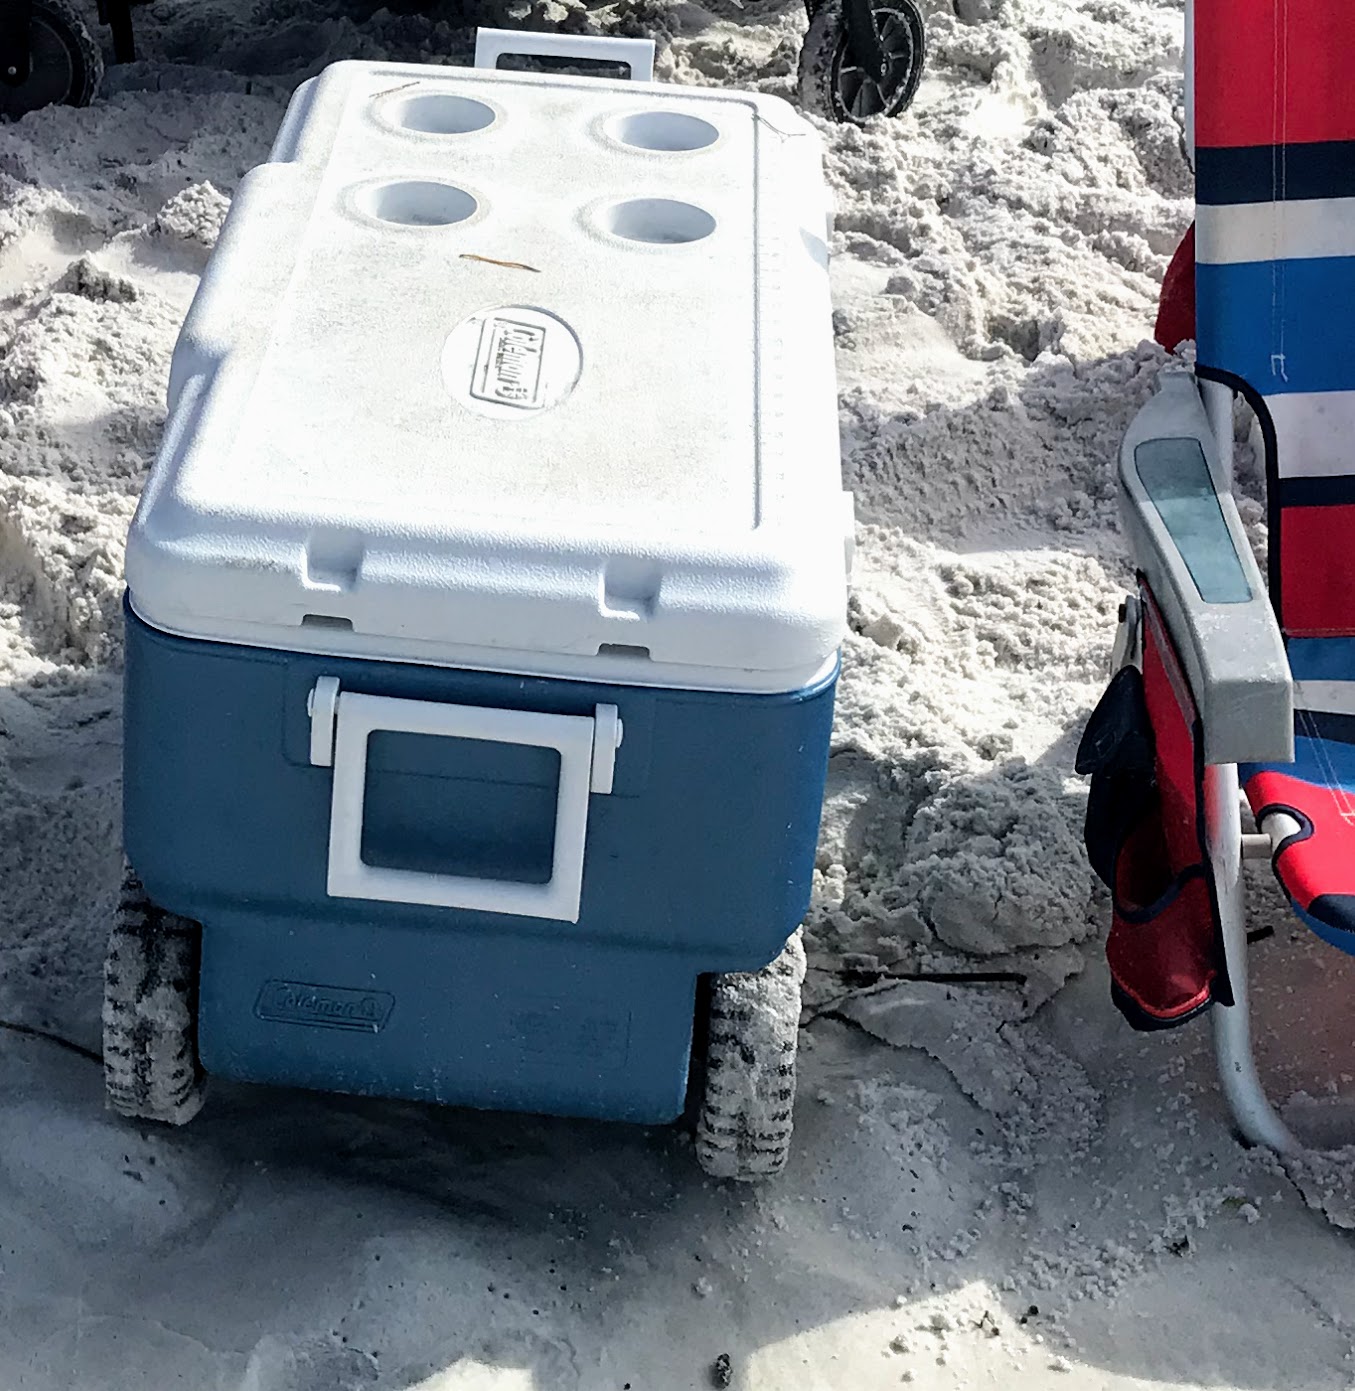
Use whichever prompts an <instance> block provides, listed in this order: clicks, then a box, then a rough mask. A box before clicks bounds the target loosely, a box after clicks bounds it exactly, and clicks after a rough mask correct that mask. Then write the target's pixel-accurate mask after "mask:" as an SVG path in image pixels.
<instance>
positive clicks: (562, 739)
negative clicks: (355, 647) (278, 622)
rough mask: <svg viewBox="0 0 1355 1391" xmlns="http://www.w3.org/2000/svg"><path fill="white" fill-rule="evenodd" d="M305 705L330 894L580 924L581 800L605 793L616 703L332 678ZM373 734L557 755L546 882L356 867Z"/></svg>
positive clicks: (584, 825) (584, 815) (584, 827)
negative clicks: (394, 688) (437, 693)
mask: <svg viewBox="0 0 1355 1391" xmlns="http://www.w3.org/2000/svg"><path fill="white" fill-rule="evenodd" d="M308 704H309V708H310V719H311V746H310V756H311V762H312V763H313V764H316V765H318V766H321V767H324V766H332V767H333V769H334V776H333V786H332V790H331V794H330V820H329V876H328V890H329V893H330V895H331V897H334V898H365V899H373V900H377V901H379V902H384V903H420V904H428V905H430V906H433V907H440V908H472V909H478V910H480V911H481V912H486V913H509V914H513V915H516V916H519V917H528V918H554V919H557V920H558V921H561V922H577V921H578V920H579V901H580V898H581V897H582V892H583V861H584V851H585V848H586V843H587V838H588V799H589V797H590V795H592V794H594V793H597V794H606V793H609V792H611V790H612V770H613V767H614V764H615V759H616V750H617V749H618V748H619V747H620V744H621V735H622V729H621V721H620V719H619V718H618V717H617V711H616V706H614V705H599V706H597V707H596V708H595V710H594V713H593V714H592V715H545V714H541V713H540V712H538V711H534V710H501V709H498V708H495V707H489V708H486V707H481V706H474V705H443V704H440V703H438V702H436V701H430V700H398V699H395V698H393V697H390V696H372V695H359V694H357V693H355V692H350V691H340V690H339V682H338V680H337V679H336V678H335V677H332V676H324V677H321V678H320V679H319V681H317V682H316V684H315V688H314V689H313V690H312V691H311V694H310V699H309V702H308ZM377 730H388V731H391V732H394V733H400V734H425V735H434V736H441V737H443V738H447V739H475V740H484V741H489V742H492V743H502V744H530V745H535V746H538V747H541V748H548V749H554V750H555V751H556V752H557V753H558V754H559V755H560V782H559V791H558V793H557V796H556V802H555V848H554V855H553V859H552V862H551V876H550V879H549V880H548V881H547V882H546V883H544V884H522V883H514V882H512V881H509V880H501V879H476V878H472V877H467V876H463V875H456V874H429V873H426V872H423V871H418V870H407V869H394V868H391V867H388V866H382V865H370V864H367V863H365V862H364V861H363V859H362V821H363V814H364V808H365V803H366V796H367V741H368V739H369V738H370V737H371V736H372V734H373V733H375V732H376V731H377Z"/></svg>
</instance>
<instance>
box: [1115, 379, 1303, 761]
mask: <svg viewBox="0 0 1355 1391" xmlns="http://www.w3.org/2000/svg"><path fill="white" fill-rule="evenodd" d="M1120 497H1121V503H1122V507H1123V513H1124V523H1125V530H1126V531H1127V533H1128V536H1129V543H1130V546H1131V548H1132V550H1133V554H1134V558H1135V561H1136V562H1137V564H1138V566H1139V568H1140V569H1141V570H1142V571H1143V573H1144V575H1145V576H1146V577H1147V580H1148V584H1149V586H1150V587H1151V588H1152V591H1153V595H1154V597H1155V598H1156V599H1157V602H1158V606H1159V608H1160V609H1161V610H1162V616H1163V618H1164V619H1165V620H1166V622H1167V626H1168V627H1169V628H1170V630H1171V634H1172V637H1173V638H1174V640H1175V642H1176V645H1177V648H1178V649H1179V651H1180V654H1181V661H1182V665H1183V666H1184V667H1185V672H1186V678H1187V680H1188V681H1189V682H1190V689H1191V692H1192V694H1193V695H1194V697H1195V701H1196V705H1197V706H1198V708H1199V713H1200V719H1201V722H1202V724H1203V726H1204V757H1205V762H1206V763H1244V762H1252V761H1256V762H1261V761H1268V760H1270V761H1276V762H1287V761H1289V760H1291V759H1292V758H1293V757H1294V709H1293V705H1294V693H1293V681H1292V679H1291V677H1290V674H1289V662H1288V659H1287V657H1286V656H1285V650H1284V640H1283V638H1282V637H1281V636H1280V629H1279V626H1278V625H1277V623H1276V622H1275V615H1274V613H1273V611H1272V609H1271V607H1270V600H1269V598H1268V597H1267V595H1266V588H1265V584H1264V582H1263V581H1262V579H1261V573H1260V571H1259V570H1258V569H1257V567H1256V561H1255V560H1254V559H1253V557H1252V553H1251V548H1250V546H1249V545H1248V544H1247V537H1246V533H1245V532H1244V531H1243V529H1242V522H1241V519H1240V518H1239V517H1238V515H1237V506H1236V504H1235V503H1234V502H1233V498H1232V494H1231V493H1230V492H1229V491H1228V482H1227V480H1226V479H1225V478H1224V477H1223V475H1222V470H1221V468H1220V466H1219V460H1218V451H1217V449H1216V448H1215V444H1214V437H1213V435H1212V433H1211V432H1210V429H1209V420H1208V417H1207V416H1206V415H1205V411H1204V405H1203V403H1202V402H1201V401H1200V395H1199V391H1198V389H1197V388H1196V385H1195V381H1194V378H1193V377H1192V376H1190V375H1189V374H1188V373H1185V372H1171V371H1168V372H1164V373H1163V375H1162V378H1161V385H1160V387H1159V389H1158V392H1157V394H1156V395H1155V396H1154V397H1153V398H1152V399H1151V400H1150V401H1148V403H1147V404H1146V405H1145V406H1144V407H1143V408H1142V409H1141V410H1140V411H1139V413H1138V414H1137V415H1136V416H1135V417H1134V420H1133V422H1132V424H1131V425H1130V427H1129V430H1128V432H1127V433H1126V435H1125V438H1124V444H1123V446H1122V447H1121V450H1120Z"/></svg>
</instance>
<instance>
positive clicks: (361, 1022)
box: [254, 980, 395, 1034]
mask: <svg viewBox="0 0 1355 1391" xmlns="http://www.w3.org/2000/svg"><path fill="white" fill-rule="evenodd" d="M394 1007H395V996H394V995H387V994H386V993H385V991H383V990H350V989H348V988H347V987H346V986H341V985H303V984H301V983H300V982H298V981H293V980H270V981H265V982H264V985H263V989H262V990H260V991H259V998H258V1000H257V1001H256V1002H255V1005H254V1013H255V1014H256V1015H257V1016H258V1017H259V1018H260V1019H269V1020H272V1021H273V1022H274V1023H276V1024H311V1025H315V1026H317V1027H319V1028H322V1029H357V1030H359V1031H361V1032H363V1033H369V1034H375V1033H379V1032H380V1031H381V1030H382V1029H383V1028H384V1027H385V1024H386V1021H387V1020H388V1019H389V1018H390V1015H391V1010H392V1009H393V1008H394Z"/></svg>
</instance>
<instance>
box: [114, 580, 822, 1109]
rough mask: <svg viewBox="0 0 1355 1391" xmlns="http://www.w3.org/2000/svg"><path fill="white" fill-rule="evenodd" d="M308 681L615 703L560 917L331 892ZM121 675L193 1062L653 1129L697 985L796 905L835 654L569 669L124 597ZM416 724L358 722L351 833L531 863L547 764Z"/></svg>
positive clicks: (448, 857) (548, 805)
mask: <svg viewBox="0 0 1355 1391" xmlns="http://www.w3.org/2000/svg"><path fill="white" fill-rule="evenodd" d="M322 675H324V676H336V677H338V678H339V680H340V682H341V684H342V687H343V689H344V690H348V691H355V692H366V693H368V694H372V695H387V696H395V697H403V698H407V699H423V700H441V701H449V702H455V703H460V704H470V705H476V704H479V705H494V706H500V707H504V708H514V709H531V710H540V711H544V712H547V713H558V714H591V713H592V711H593V708H594V706H595V705H597V704H599V703H610V704H615V705H616V706H618V708H619V710H620V714H621V718H622V720H623V722H624V725H625V741H624V744H623V745H622V748H621V750H620V751H619V753H618V755H617V761H616V771H615V784H614V790H613V792H612V793H611V794H610V795H597V796H594V797H592V799H591V801H590V807H589V822H588V842H587V847H588V848H587V856H586V860H585V865H584V878H583V899H582V908H581V912H580V917H579V921H578V922H577V923H564V922H557V921H546V920H543V919H534V918H523V917H513V916H507V915H499V914H490V913H482V912H473V911H469V910H461V909H445V908H427V907H420V906H413V905H405V904H391V903H377V902H369V901H362V900H353V899H337V898H330V897H329V896H328V894H327V892H326V888H325V882H326V863H327V855H328V836H329V803H330V778H331V770H330V769H328V768H322V767H314V766H312V765H311V763H310V760H309V737H310V723H309V719H308V717H307V713H306V696H307V693H308V691H309V690H310V689H311V688H312V687H313V685H314V683H315V680H316V679H317V678H318V677H319V676H322ZM125 681H126V714H125V722H126V723H125V779H124V823H125V824H124V832H125V841H126V846H127V851H128V855H129V857H130V859H131V861H132V863H133V865H134V866H135V867H136V869H137V871H138V873H139V874H140V876H141V878H142V880H143V882H144V883H145V885H146V888H147V891H148V892H149V894H150V896H151V897H152V898H153V899H154V900H155V901H157V902H158V903H160V904H162V905H163V906H165V907H167V908H169V909H171V910H173V911H175V912H178V913H180V914H183V915H184V916H187V917H191V918H195V919H197V920H198V921H200V922H201V923H202V924H203V957H202V983H201V996H200V1025H199V1050H200V1052H201V1055H202V1059H203V1063H204V1066H205V1067H206V1069H207V1070H208V1072H209V1073H215V1074H219V1075H225V1076H229V1077H234V1078H238V1079H242V1080H252V1081H259V1082H268V1083H275V1084H281V1085H294V1086H304V1087H311V1088H317V1089H321V1090H332V1091H343V1092H352V1093H362V1094H369V1095H382V1096H400V1097H412V1098H416V1099H424V1100H431V1101H438V1102H443V1103H449V1104H459V1105H468V1106H477V1107H486V1108H493V1109H502V1110H527V1111H537V1112H547V1113H553V1114H562V1115H580V1116H591V1117H597V1118H602V1119H618V1120H630V1121H638V1122H644V1123H659V1122H664V1121H668V1120H671V1119H673V1118H674V1117H676V1116H677V1115H678V1114H680V1113H681V1110H682V1108H683V1104H684V1098H685V1092H686V1083H687V1071H688V1061H689V1054H690V1048H691V1039H692V1023H693V1012H694V999H695V987H696V981H697V978H698V977H699V976H700V975H701V974H703V973H705V972H710V971H731V970H753V969H757V968H758V967H760V966H762V965H764V964H765V963H766V962H768V961H769V960H771V959H772V957H773V956H775V955H776V953H777V952H778V951H779V950H780V949H781V946H782V945H783V943H784V942H785V939H786V938H787V937H788V936H789V935H790V933H791V932H793V931H794V930H795V927H796V926H797V924H798V923H799V922H800V920H801V918H802V917H803V915H804V913H805V910H806V908H807V906H808V901H809V889H810V880H811V875H812V870H813V864H814V851H815V844H816V841H817V835H818V825H819V816H820V810H821V806H822V798H823V787H824V779H825V775H826V771H827V758H828V746H829V734H830V730H831V725H832V713H833V695H834V689H835V685H836V675H835V674H834V676H833V677H832V678H830V679H828V680H826V681H825V682H823V683H822V684H820V685H818V686H816V687H813V688H809V689H805V690H803V691H797V692H793V693H790V694H786V695H720V694H711V693H705V692H685V691H670V690H654V689H645V688H639V687H617V686H603V685H591V684H588V683H583V682H575V681H558V680H547V679H538V678H520V677H512V676H504V675H495V674H487V673H478V672H469V671H459V670H447V669H442V668H437V667H423V666H412V665H404V664H394V663H382V662H370V661H363V660H356V659H345V658H332V657H320V656H315V655H311V654H297V653H286V652H276V651H271V650H266V649H255V648H246V647H234V646H228V645H225V644H220V643H209V642H199V641H194V640H190V639H183V638H178V637H172V636H169V635H166V634H164V633H161V632H159V631H157V630H155V629H153V628H151V627H149V626H148V625H146V624H145V623H143V622H141V621H140V620H139V619H138V618H137V617H136V616H135V615H134V614H133V613H132V612H131V610H130V607H129V608H128V610H127V657H126V678H125ZM432 742H435V743H437V744H439V745H442V746H443V747H440V748H437V749H430V748H428V747H426V743H427V741H425V740H421V739H418V738H414V737H407V738H403V739H397V738H392V739H390V740H388V741H385V742H384V743H377V742H376V741H374V744H373V748H372V750H371V753H370V756H369V765H368V767H369V771H368V777H369V784H370V789H371V790H370V794H369V807H370V809H371V821H370V824H369V825H368V826H367V828H366V833H365V835H364V844H365V846H366V847H367V850H366V852H365V853H370V854H371V856H372V857H373V858H374V859H375V860H376V861H377V862H380V863H396V864H405V865H407V866H408V867H414V868H426V869H435V868H436V869H439V870H443V871H446V872H471V873H474V874H477V875H482V876H484V877H492V876H506V877H521V878H530V877H531V876H532V875H534V874H535V875H537V876H538V877H539V875H540V874H541V872H542V869H541V867H542V865H543V864H544V863H545V860H546V857H548V854H549V843H550V836H551V834H552V829H553V810H552V808H553V801H552V798H553V791H552V789H553V779H554V777H555V776H556V772H557V769H555V768H554V767H553V766H552V764H551V759H550V756H549V755H547V756H545V757H544V758H543V757H538V756H537V754H538V753H539V751H527V752H526V753H525V754H524V752H523V751H521V750H517V751H515V750H511V749H510V750H505V749H503V748H500V747H498V746H494V747H490V746H486V745H482V744H478V743H474V742H472V741H461V740H437V741H432ZM458 746H459V747H458ZM457 856H460V857H461V858H460V860H456V859H455V857H457Z"/></svg>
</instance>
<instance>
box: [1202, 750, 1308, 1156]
mask: <svg viewBox="0 0 1355 1391" xmlns="http://www.w3.org/2000/svg"><path fill="white" fill-rule="evenodd" d="M1205 827H1206V832H1207V835H1208V840H1209V857H1210V862H1211V864H1212V865H1213V867H1214V877H1215V882H1216V885H1217V888H1218V897H1219V917H1220V919H1221V921H1222V925H1223V951H1224V956H1225V957H1226V959H1227V962H1228V978H1229V980H1230V981H1231V983H1232V987H1233V998H1234V1001H1235V1003H1234V1004H1232V1005H1230V1006H1224V1005H1215V1006H1214V1009H1213V1010H1212V1011H1211V1013H1212V1014H1213V1016H1214V1052H1215V1055H1216V1057H1217V1059H1218V1068H1219V1080H1220V1082H1221V1084H1222V1086H1223V1094H1224V1096H1225V1097H1226V1098H1227V1099H1228V1105H1229V1107H1230V1109H1231V1110H1232V1113H1233V1118H1234V1119H1235V1120H1236V1121H1237V1126H1238V1129H1239V1130H1240V1131H1241V1132H1242V1134H1243V1135H1244V1136H1245V1137H1246V1138H1247V1139H1248V1140H1250V1141H1251V1142H1252V1143H1253V1144H1256V1145H1265V1146H1267V1147H1268V1148H1269V1149H1273V1150H1275V1151H1276V1152H1277V1153H1278V1154H1283V1155H1289V1154H1298V1153H1300V1152H1301V1151H1302V1149H1303V1146H1302V1145H1301V1144H1300V1143H1299V1141H1298V1139H1297V1138H1296V1137H1295V1136H1294V1134H1293V1132H1292V1131H1291V1130H1290V1129H1289V1127H1288V1126H1287V1125H1285V1123H1284V1122H1283V1121H1282V1120H1281V1119H1280V1117H1279V1115H1278V1114H1277V1113H1276V1111H1275V1108H1274V1107H1273V1106H1271V1104H1270V1102H1269V1100H1268V1099H1267V1098H1266V1093H1265V1089H1264V1088H1263V1087H1262V1085H1261V1078H1260V1076H1259V1075H1258V1074H1257V1071H1256V1059H1255V1057H1254V1055H1253V1052H1252V1039H1251V1007H1250V1003H1249V1000H1248V994H1247V918H1246V905H1245V903H1244V900H1243V891H1242V818H1241V808H1240V805H1239V798H1238V783H1237V769H1236V767H1234V766H1233V765H1231V764H1226V765H1220V766H1217V767H1212V768H1206V769H1205Z"/></svg>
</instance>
